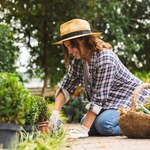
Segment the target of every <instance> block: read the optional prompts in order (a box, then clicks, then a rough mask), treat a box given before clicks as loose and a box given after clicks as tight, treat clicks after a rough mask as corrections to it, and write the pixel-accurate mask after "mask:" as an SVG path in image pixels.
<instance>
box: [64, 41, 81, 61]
mask: <svg viewBox="0 0 150 150" xmlns="http://www.w3.org/2000/svg"><path fill="white" fill-rule="evenodd" d="M63 43H64V46H65V47H66V48H67V49H68V53H69V55H72V56H73V57H75V58H76V59H80V58H81V57H80V53H79V50H78V49H77V48H76V47H73V46H72V45H71V43H70V41H64V42H63Z"/></svg>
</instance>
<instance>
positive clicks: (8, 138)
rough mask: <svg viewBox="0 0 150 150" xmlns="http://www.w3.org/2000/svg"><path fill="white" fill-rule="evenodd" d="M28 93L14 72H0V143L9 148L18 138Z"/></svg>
mask: <svg viewBox="0 0 150 150" xmlns="http://www.w3.org/2000/svg"><path fill="white" fill-rule="evenodd" d="M29 107H30V94H29V92H28V90H27V89H26V88H25V87H24V86H23V84H22V83H21V82H20V81H19V78H18V77H17V76H16V75H15V74H11V73H0V145H2V147H3V148H11V147H13V146H14V145H15V143H16V142H17V141H18V140H19V132H20V129H21V126H22V125H23V124H24V118H23V117H24V114H25V113H26V112H27V111H28V109H29Z"/></svg>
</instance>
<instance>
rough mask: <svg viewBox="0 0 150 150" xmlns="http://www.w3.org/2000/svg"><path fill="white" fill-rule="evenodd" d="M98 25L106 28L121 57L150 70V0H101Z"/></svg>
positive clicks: (131, 64)
mask: <svg viewBox="0 0 150 150" xmlns="http://www.w3.org/2000/svg"><path fill="white" fill-rule="evenodd" d="M97 12H98V13H97V19H96V22H95V28H97V29H98V30H102V31H104V32H103V33H104V36H103V38H104V40H106V41H110V43H111V44H112V45H113V47H114V50H115V51H116V52H117V53H118V55H119V56H120V58H121V60H122V61H123V62H124V64H125V65H126V66H128V68H129V69H131V70H136V69H140V70H145V71H149V70H150V65H149V60H150V55H149V51H148V49H149V46H150V45H149V43H150V35H149V33H150V24H149V22H150V15H149V13H150V1H147V0H122V1H118V0H111V1H109V0H105V1H102V0H98V1H97Z"/></svg>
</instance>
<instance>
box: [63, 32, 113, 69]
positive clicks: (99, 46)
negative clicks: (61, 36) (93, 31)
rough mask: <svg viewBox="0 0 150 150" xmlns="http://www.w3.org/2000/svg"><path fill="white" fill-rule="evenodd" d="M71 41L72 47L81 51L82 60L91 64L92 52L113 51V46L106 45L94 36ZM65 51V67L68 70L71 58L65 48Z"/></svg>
mask: <svg viewBox="0 0 150 150" xmlns="http://www.w3.org/2000/svg"><path fill="white" fill-rule="evenodd" d="M69 41H70V44H71V46H72V47H76V48H77V49H78V50H79V53H80V56H81V58H85V59H87V60H88V61H89V62H90V58H91V54H92V51H97V50H106V49H107V50H108V49H109V50H111V49H112V46H111V45H110V44H109V43H106V42H104V41H103V40H101V39H99V38H98V37H95V36H92V35H88V36H83V37H79V38H75V39H71V40H69ZM63 46H64V45H63ZM64 49H65V66H66V67H67V68H68V65H69V61H70V56H69V54H68V50H67V48H66V47H65V46H64Z"/></svg>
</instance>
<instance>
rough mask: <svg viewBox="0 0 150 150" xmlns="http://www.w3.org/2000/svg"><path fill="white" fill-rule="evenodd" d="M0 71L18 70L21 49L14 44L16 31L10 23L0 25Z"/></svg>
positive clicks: (10, 71) (12, 71)
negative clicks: (17, 63)
mask: <svg viewBox="0 0 150 150" xmlns="http://www.w3.org/2000/svg"><path fill="white" fill-rule="evenodd" d="M0 41H1V42H0V72H9V73H14V72H16V68H17V67H16V66H15V64H16V59H17V58H18V56H19V50H18V48H17V47H16V46H15V45H14V42H15V39H14V32H13V31H12V30H11V28H10V26H8V25H0Z"/></svg>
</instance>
